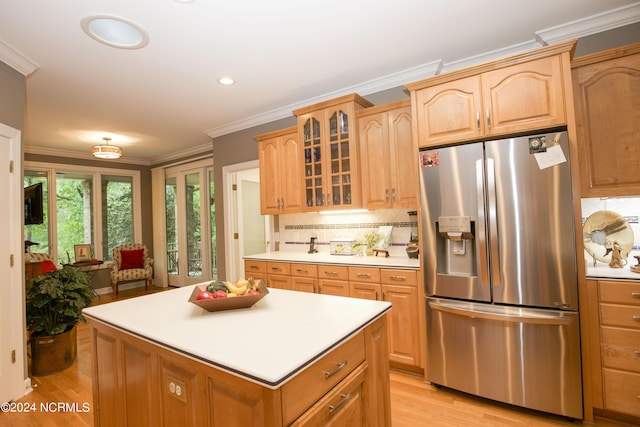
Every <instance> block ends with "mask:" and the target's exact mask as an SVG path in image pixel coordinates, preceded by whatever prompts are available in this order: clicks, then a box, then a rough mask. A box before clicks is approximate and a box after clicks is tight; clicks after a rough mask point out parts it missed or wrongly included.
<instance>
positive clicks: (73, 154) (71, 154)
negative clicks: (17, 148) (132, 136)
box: [24, 145, 151, 166]
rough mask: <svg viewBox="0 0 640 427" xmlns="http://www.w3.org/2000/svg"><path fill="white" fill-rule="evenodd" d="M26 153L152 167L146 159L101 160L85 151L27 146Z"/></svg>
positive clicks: (123, 157)
mask: <svg viewBox="0 0 640 427" xmlns="http://www.w3.org/2000/svg"><path fill="white" fill-rule="evenodd" d="M24 152H25V154H38V155H42V156H52V157H63V158H73V159H82V160H95V161H100V162H109V163H120V164H129V165H142V166H151V163H150V161H149V160H146V159H136V158H133V157H128V156H126V157H125V156H122V157H120V158H119V159H111V160H100V159H96V158H95V157H93V155H92V154H91V153H86V152H84V151H75V150H61V149H58V148H47V147H36V146H33V145H25V146H24Z"/></svg>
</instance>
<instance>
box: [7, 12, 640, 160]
mask: <svg viewBox="0 0 640 427" xmlns="http://www.w3.org/2000/svg"><path fill="white" fill-rule="evenodd" d="M639 5H640V3H638V2H635V1H625V0H607V1H602V0H562V1H558V0H538V1H535V2H524V1H513V0H492V1H485V2H479V1H477V0H450V1H446V2H443V1H437V0H397V1H395V2H390V1H388V0H351V1H347V0H323V1H321V2H320V1H300V0H269V1H267V0H237V1H227V2H221V1H213V0H193V1H191V2H185V1H184V0H182V1H177V0H136V1H131V0H109V1H99V0H82V1H52V0H20V1H15V0H0V60H1V61H3V62H5V63H7V64H8V65H10V66H11V67H13V68H15V69H16V70H18V71H20V72H21V73H22V74H24V75H26V76H27V78H26V81H27V89H26V94H27V111H26V116H25V132H24V135H23V141H24V144H25V151H27V152H35V153H45V154H56V153H57V154H59V155H66V156H79V157H82V156H89V154H88V153H89V152H90V151H91V147H92V146H93V145H96V144H99V143H101V142H102V138H103V137H105V136H107V137H111V138H112V143H113V144H115V145H118V146H120V147H121V148H122V149H123V151H124V157H123V159H122V160H123V161H129V162H132V163H135V162H139V163H145V164H156V163H159V162H161V161H166V160H167V159H171V158H173V157H177V156H179V155H180V156H184V155H185V154H189V153H197V152H202V151H205V150H209V151H210V150H211V147H212V142H211V141H212V139H213V138H215V137H217V136H221V135H225V134H228V133H231V132H234V131H238V130H241V129H246V128H249V127H251V126H255V125H259V124H262V123H266V122H270V121H273V120H276V119H280V118H284V117H288V116H291V110H293V109H295V108H299V107H302V106H306V105H310V104H313V103H315V102H319V101H322V100H325V99H329V98H333V97H335V96H339V95H342V94H345V93H350V92H357V93H359V94H360V95H363V96H365V97H366V95H367V94H371V93H375V92H379V91H381V90H385V89H389V88H392V87H398V86H401V85H402V84H404V83H410V82H413V81H417V80H420V79H422V78H425V77H428V76H429V75H433V74H435V73H437V72H442V71H446V70H447V69H453V68H459V67H460V66H464V65H467V64H469V65H470V64H471V63H474V62H480V61H483V60H485V58H490V57H491V56H494V57H497V56H504V55H506V54H510V53H512V51H514V52H515V51H522V50H527V49H531V48H535V47H538V46H540V45H542V44H546V43H553V42H555V41H560V40H563V39H568V38H577V37H581V36H584V35H589V34H592V33H596V32H600V31H603V30H607V29H611V28H615V27H617V26H622V25H626V24H628V23H631V22H637V21H638V20H640V12H639V10H640V9H639V8H640V6H639ZM91 15H112V16H117V17H121V18H125V19H127V20H129V21H132V22H135V23H137V24H138V25H139V26H141V27H142V28H143V29H144V30H145V31H146V32H147V33H148V35H149V43H148V44H147V45H146V46H145V47H144V48H141V49H137V50H132V49H116V48H113V47H109V46H107V45H105V44H102V43H99V42H97V41H95V40H93V39H91V38H89V37H88V36H87V35H86V34H85V33H84V32H83V30H82V28H81V26H80V21H81V20H82V19H83V18H85V17H88V16H91ZM221 76H230V77H232V78H234V79H235V80H236V83H235V84H234V85H231V86H222V85H220V84H219V83H217V79H218V78H219V77H221Z"/></svg>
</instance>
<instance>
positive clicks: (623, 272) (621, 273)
mask: <svg viewBox="0 0 640 427" xmlns="http://www.w3.org/2000/svg"><path fill="white" fill-rule="evenodd" d="M627 261H629V262H631V258H629V259H628V260H627ZM633 261H634V264H635V260H633ZM585 265H586V267H587V278H589V279H598V278H599V279H602V278H605V279H628V280H640V273H635V272H633V271H631V269H629V263H627V265H625V266H624V267H623V268H611V267H609V265H608V264H605V263H603V262H599V261H598V262H596V265H595V267H594V266H593V259H591V260H588V259H587V260H585Z"/></svg>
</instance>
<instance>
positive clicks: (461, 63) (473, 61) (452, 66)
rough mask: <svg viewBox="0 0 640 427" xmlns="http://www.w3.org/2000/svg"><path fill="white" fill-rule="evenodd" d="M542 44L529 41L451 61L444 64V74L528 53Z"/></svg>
mask: <svg viewBox="0 0 640 427" xmlns="http://www.w3.org/2000/svg"><path fill="white" fill-rule="evenodd" d="M539 47H541V46H540V43H538V42H537V41H536V40H528V41H526V42H523V43H519V44H515V45H511V46H507V47H503V48H500V49H496V50H492V51H489V52H484V53H481V54H480V55H475V56H470V57H468V58H464V59H460V60H458V61H451V62H447V63H446V64H444V66H443V67H442V71H441V73H440V74H442V73H446V72H449V71H454V70H459V69H461V68H467V67H471V66H473V65H478V64H482V63H485V62H491V61H495V60H496V59H500V58H505V57H507V56H511V55H516V54H518V53H522V52H526V51H528V50H532V49H536V48H539Z"/></svg>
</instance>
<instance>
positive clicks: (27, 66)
mask: <svg viewBox="0 0 640 427" xmlns="http://www.w3.org/2000/svg"><path fill="white" fill-rule="evenodd" d="M0 61H2V62H4V63H5V64H7V65H8V66H10V67H11V68H13V69H14V70H16V71H18V72H19V73H21V74H22V75H24V76H28V75H29V74H31V73H33V72H34V71H36V70H37V69H38V68H40V65H38V64H37V63H36V62H35V61H32V60H31V59H29V58H27V57H26V56H25V55H23V54H21V53H20V52H18V51H17V50H16V49H14V48H13V47H11V46H10V45H8V44H7V43H6V42H5V41H4V40H2V39H0Z"/></svg>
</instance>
